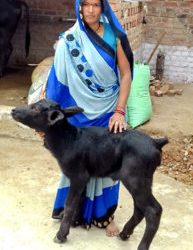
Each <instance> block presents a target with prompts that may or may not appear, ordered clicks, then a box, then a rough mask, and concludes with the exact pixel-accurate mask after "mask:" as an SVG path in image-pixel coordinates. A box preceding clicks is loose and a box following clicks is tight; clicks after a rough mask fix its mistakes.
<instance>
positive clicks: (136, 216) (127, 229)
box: [119, 201, 144, 240]
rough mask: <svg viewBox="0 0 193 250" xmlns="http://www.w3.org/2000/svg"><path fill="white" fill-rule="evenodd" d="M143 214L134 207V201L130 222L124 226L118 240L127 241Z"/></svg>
mask: <svg viewBox="0 0 193 250" xmlns="http://www.w3.org/2000/svg"><path fill="white" fill-rule="evenodd" d="M143 218H144V214H143V213H142V212H141V211H140V209H139V208H138V207H137V206H136V204H135V201H134V212H133V215H132V217H131V218H130V220H129V221H128V222H127V223H126V224H125V226H124V228H123V230H122V232H121V233H120V235H119V236H120V238H121V239H122V240H127V239H128V238H129V237H130V235H132V233H133V230H134V228H135V227H136V226H137V225H138V224H139V223H140V222H141V221H142V219H143Z"/></svg>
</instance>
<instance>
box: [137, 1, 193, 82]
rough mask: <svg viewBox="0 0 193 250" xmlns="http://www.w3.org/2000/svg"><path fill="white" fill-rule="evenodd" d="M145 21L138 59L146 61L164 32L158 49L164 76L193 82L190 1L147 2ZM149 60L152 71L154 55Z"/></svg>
mask: <svg viewBox="0 0 193 250" xmlns="http://www.w3.org/2000/svg"><path fill="white" fill-rule="evenodd" d="M147 7H148V13H147V18H146V19H147V24H146V27H145V29H144V43H143V44H142V47H141V52H142V53H141V60H142V61H147V59H148V57H149V55H150V54H151V51H152V50H153V49H154V47H155V44H156V42H157V41H158V39H159V37H160V36H161V35H162V34H163V33H165V35H164V37H163V39H162V41H161V45H160V46H159V49H161V50H162V51H163V52H164V54H165V68H164V77H165V78H169V79H170V80H173V81H175V82H176V83H177V82H189V83H193V1H192V0H153V1H151V2H147ZM159 49H158V50H157V51H156V53H155V54H154V57H153V58H152V60H151V62H150V66H151V70H152V73H155V65H156V56H157V53H158V51H159Z"/></svg>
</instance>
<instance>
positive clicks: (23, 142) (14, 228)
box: [0, 119, 193, 250]
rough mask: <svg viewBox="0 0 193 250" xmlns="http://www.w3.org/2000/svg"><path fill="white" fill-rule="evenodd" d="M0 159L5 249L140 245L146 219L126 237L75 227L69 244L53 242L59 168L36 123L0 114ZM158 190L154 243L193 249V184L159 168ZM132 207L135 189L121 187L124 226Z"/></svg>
mask: <svg viewBox="0 0 193 250" xmlns="http://www.w3.org/2000/svg"><path fill="white" fill-rule="evenodd" d="M8 127H9V130H7V129H6V128H8ZM0 159H1V163H0V176H1V177H0V180H1V181H0V201H1V205H0V250H32V249H33V250H34V249H37V250H58V249H65V250H82V249H85V250H92V249H101V250H103V249H104V250H108V249H109V250H110V249H113V250H118V249H122V250H126V249H130V250H135V249H137V245H138V243H139V241H140V239H141V237H142V234H143V231H144V225H145V224H144V221H143V222H142V223H141V224H140V225H139V226H138V227H137V228H136V230H135V232H134V234H133V235H132V237H131V238H130V239H129V240H128V241H126V242H123V241H121V240H119V239H118V238H116V237H115V238H108V237H106V236H105V232H104V230H102V229H97V228H95V227H92V228H91V229H90V230H89V231H86V230H85V229H82V228H76V229H72V230H71V233H70V236H69V238H68V241H67V243H65V244H64V245H58V244H55V243H54V242H53V240H52V239H53V237H54V236H55V233H56V232H57V230H58V228H59V222H57V221H54V220H52V219H51V216H50V215H51V212H52V205H53V201H54V197H55V191H56V188H57V185H58V180H59V168H58V166H57V163H56V161H55V160H54V159H53V157H52V156H51V155H50V153H49V152H48V151H47V150H46V149H44V148H43V147H42V143H41V141H40V140H39V138H38V137H37V136H36V135H34V132H33V131H31V130H30V129H26V128H23V127H21V126H19V125H18V124H16V123H15V122H13V121H11V120H7V119H0ZM153 190H154V194H155V197H156V198H157V199H158V201H159V202H160V203H161V204H162V207H163V216H162V219H161V224H160V228H159V230H158V233H157V235H156V237H155V238H154V241H153V243H152V245H151V249H152V250H158V249H159V250H163V249H164V250H175V249H176V250H191V249H193V234H192V232H193V187H191V186H186V185H184V184H181V183H179V182H177V181H175V180H173V179H171V178H169V177H167V176H165V175H162V174H160V173H158V172H157V173H156V174H155V181H154V186H153ZM132 208H133V204H132V200H131V197H130V195H129V194H128V193H127V191H126V190H125V189H124V188H123V187H121V191H120V200H119V207H118V209H117V212H116V222H117V224H118V226H119V227H120V228H121V227H122V226H123V225H124V222H125V221H126V220H127V219H128V218H129V217H130V216H131V215H132Z"/></svg>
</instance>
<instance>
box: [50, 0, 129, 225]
mask: <svg viewBox="0 0 193 250" xmlns="http://www.w3.org/2000/svg"><path fill="white" fill-rule="evenodd" d="M80 2H81V1H80V0H76V7H75V8H76V16H77V21H76V23H75V25H74V26H73V27H72V28H70V29H69V30H68V31H66V32H64V33H62V34H61V36H60V39H59V41H58V44H57V48H56V53H55V57H54V64H53V66H52V68H51V71H50V74H49V78H48V82H47V86H46V97H47V98H49V99H52V100H54V101H56V102H58V103H59V104H60V105H61V106H62V107H69V106H79V107H81V108H83V109H84V112H83V113H79V114H77V115H75V116H73V117H71V118H70V119H69V122H70V123H71V124H73V125H75V126H77V127H84V126H103V127H107V126H108V122H109V118H110V117H111V116H112V114H113V111H114V109H115V107H116V103H117V100H118V96H119V72H118V68H117V58H116V46H117V40H118V39H119V40H120V42H121V44H122V47H123V49H124V51H125V54H126V56H127V58H128V61H129V63H130V65H131V70H132V67H133V55H132V51H131V49H130V46H129V43H128V40H127V37H126V34H125V32H124V30H123V29H122V27H121V25H120V23H119V22H118V20H117V18H116V17H115V15H114V13H113V11H112V9H111V7H110V5H109V3H108V1H107V0H103V13H102V15H101V20H100V21H101V23H103V26H104V34H103V37H102V38H101V37H99V36H98V35H97V34H95V33H94V32H93V31H92V30H91V29H89V27H85V24H84V23H83V21H82V20H81V17H80V14H79V6H80ZM69 186H70V183H69V180H68V178H67V177H66V176H64V175H63V174H62V177H61V181H60V185H59V188H58V191H57V195H56V200H55V204H54V210H53V214H52V216H53V218H59V217H60V214H61V212H62V211H63V209H64V207H65V200H66V197H67V195H68V191H69ZM118 193H119V182H118V181H116V182H114V181H113V180H112V179H110V178H91V179H90V181H89V182H88V184H87V186H86V190H85V196H84V201H83V207H82V212H81V213H82V221H83V222H84V223H86V224H87V225H91V223H94V224H95V225H98V226H99V227H106V226H107V225H108V224H109V223H110V222H111V220H112V215H113V213H114V211H115V209H116V207H117V203H118Z"/></svg>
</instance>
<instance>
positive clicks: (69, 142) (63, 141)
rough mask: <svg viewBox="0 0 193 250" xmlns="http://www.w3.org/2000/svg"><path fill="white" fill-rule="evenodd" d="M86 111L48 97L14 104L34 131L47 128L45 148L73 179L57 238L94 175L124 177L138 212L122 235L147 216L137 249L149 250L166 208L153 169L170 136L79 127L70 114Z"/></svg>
mask: <svg viewBox="0 0 193 250" xmlns="http://www.w3.org/2000/svg"><path fill="white" fill-rule="evenodd" d="M82 111H83V110H82V109H81V108H79V107H70V108H66V109H61V108H60V106H59V105H58V104H56V103H55V102H52V101H50V100H41V101H39V102H37V103H35V104H32V105H29V106H25V107H19V108H15V109H14V110H13V111H12V116H13V118H14V119H15V120H16V121H19V122H21V123H23V124H25V125H27V126H29V127H31V128H33V129H35V130H38V131H41V132H44V133H45V144H46V147H47V148H48V149H49V150H50V151H51V153H52V154H53V156H54V157H55V158H56V159H57V161H58V163H59V165H60V168H61V170H62V172H63V173H64V174H65V175H66V176H67V177H68V178H69V179H70V183H71V185H70V191H69V195H68V198H67V201H66V205H65V210H64V216H63V219H62V222H61V225H60V229H59V231H58V233H57V235H56V237H55V241H57V242H60V243H61V242H64V241H65V240H66V238H67V235H68V234H69V228H70V225H71V220H72V217H73V214H74V211H75V210H76V207H77V206H78V203H79V199H80V197H81V194H82V192H83V190H84V188H85V186H86V184H87V182H88V180H89V178H90V177H91V176H92V177H107V176H109V177H111V178H112V179H114V180H121V181H122V183H123V185H124V186H125V187H126V188H127V190H128V191H129V192H130V194H131V195H132V198H133V201H134V212H133V215H132V217H131V218H130V220H129V221H128V222H127V223H126V224H125V226H124V228H123V230H122V232H121V233H120V238H121V239H122V240H126V239H128V238H129V237H130V235H131V234H132V233H133V230H134V228H135V227H136V226H137V225H138V224H139V223H140V222H141V221H142V219H143V218H145V220H146V228H145V232H144V235H143V238H142V240H141V242H140V244H139V246H138V250H147V249H149V247H150V244H151V242H152V240H153V238H154V235H155V233H156V232H157V230H158V227H159V223H160V218H161V213H162V207H161V205H160V204H159V203H158V202H157V200H156V199H155V198H154V196H153V194H152V181H153V174H154V171H155V170H156V167H157V166H159V165H160V163H161V148H162V147H163V146H164V145H165V144H166V143H168V140H167V138H161V139H153V138H151V137H150V136H148V135H145V134H144V133H142V132H139V131H137V130H132V129H129V130H127V131H125V132H122V133H118V134H114V133H110V132H109V131H108V129H107V128H103V127H84V128H76V127H74V126H72V125H71V124H70V123H69V122H68V120H67V118H68V117H70V116H72V115H74V114H76V113H78V112H82Z"/></svg>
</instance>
